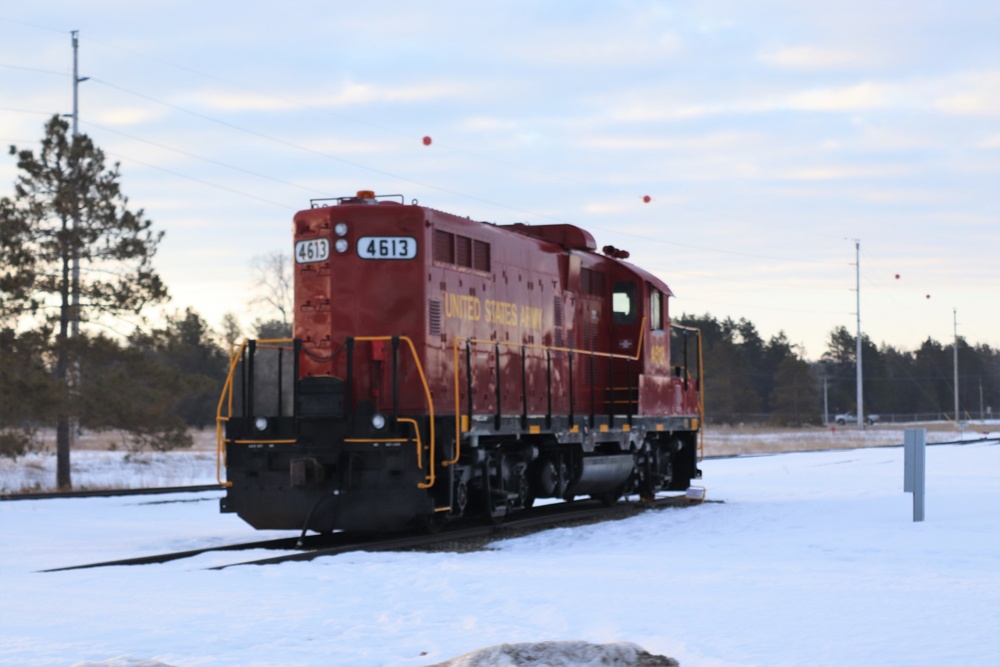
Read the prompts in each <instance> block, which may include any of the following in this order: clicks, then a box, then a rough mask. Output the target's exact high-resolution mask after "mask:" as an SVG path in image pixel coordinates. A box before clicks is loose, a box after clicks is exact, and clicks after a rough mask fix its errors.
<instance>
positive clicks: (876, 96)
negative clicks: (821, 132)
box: [785, 81, 891, 111]
mask: <svg viewBox="0 0 1000 667" xmlns="http://www.w3.org/2000/svg"><path fill="white" fill-rule="evenodd" d="M890 90H891V89H890V87H889V86H886V85H883V84H877V83H872V82H870V81H866V82H864V83H860V84H858V85H856V86H848V87H846V88H826V89H819V90H808V91H805V92H801V93H795V94H793V95H791V96H789V97H788V98H787V99H786V101H785V105H786V106H787V108H789V109H795V110H801V111H859V110H863V109H875V108H879V107H886V106H889V104H890V101H891V94H890Z"/></svg>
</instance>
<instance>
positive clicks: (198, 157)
mask: <svg viewBox="0 0 1000 667" xmlns="http://www.w3.org/2000/svg"><path fill="white" fill-rule="evenodd" d="M85 124H86V125H89V126H91V127H96V128H98V129H100V130H103V131H105V132H111V133H113V134H117V135H119V136H122V137H125V138H127V139H132V140H133V141H139V142H142V143H144V144H148V145H150V146H156V147H157V148H162V149H163V150H167V151H171V152H173V153H177V154H179V155H186V156H187V157H191V158H194V159H196V160H201V161H202V162H207V163H209V164H215V165H218V166H220V167H225V168H227V169H232V170H234V171H238V172H241V173H244V174H249V175H251V176H256V177H258V178H263V179H266V180H268V181H273V182H275V183H279V184H281V185H287V186H289V187H293V188H298V189H300V190H303V191H305V192H312V193H313V194H320V195H328V194H329V192H327V191H325V190H317V189H315V188H309V187H306V186H304V185H299V184H298V183H292V182H291V181H285V180H282V179H280V178H274V177H273V176H268V175H267V174H262V173H260V172H257V171H252V170H250V169H245V168H243V167H239V166H236V165H233V164H229V163H227V162H221V161H219V160H214V159H212V158H209V157H205V156H203V155H198V154H197V153H192V152H190V151H186V150H183V149H180V148H176V147H173V146H167V145H166V144H161V143H158V142H156V141H149V140H148V139H142V138H141V137H137V136H135V135H132V134H128V133H126V132H121V131H120V130H114V129H112V128H110V127H107V126H105V125H98V124H97V123H93V122H89V121H85Z"/></svg>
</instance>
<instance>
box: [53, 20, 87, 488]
mask: <svg viewBox="0 0 1000 667" xmlns="http://www.w3.org/2000/svg"><path fill="white" fill-rule="evenodd" d="M79 35H80V31H79V30H71V31H70V37H71V38H72V43H73V140H72V141H73V144H72V145H73V147H74V149H75V148H76V145H77V137H78V136H79V134H80V130H79V118H80V105H79V97H80V96H79V88H80V82H81V81H86V80H87V78H88V77H81V76H80V67H79V57H78V52H79V44H80V40H79ZM79 179H80V167H79V164H77V165H76V167H74V171H73V188H74V190H75V191H77V197H76V203H75V206H74V209H73V227H72V230H73V234H72V236H71V237H70V238H71V243H72V244H73V248H72V257H71V258H70V285H69V305H70V308H69V337H70V338H77V337H79V335H80V237H79V231H78V230H79V228H80V197H79V187H80V184H79ZM68 380H69V382H68V384H69V389H70V392H71V393H75V392H76V391H77V389H78V387H79V384H80V362H79V360H76V359H74V360H73V361H72V369H71V370H70V371H69V374H68ZM67 422H68V425H67V426H66V430H67V431H68V433H67V438H66V440H65V442H62V441H60V442H58V443H57V447H56V449H57V452H56V459H57V461H56V483H57V484H58V486H59V488H60V489H68V488H70V487H71V486H72V480H71V477H70V463H69V456H70V451H71V450H72V449H73V448H74V447H75V446H76V435H77V428H78V422H77V419H76V417H75V416H70V417H68V418H67ZM62 427H63V426H62V424H60V429H61V428H62Z"/></svg>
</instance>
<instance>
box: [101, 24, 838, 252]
mask: <svg viewBox="0 0 1000 667" xmlns="http://www.w3.org/2000/svg"><path fill="white" fill-rule="evenodd" d="M89 41H91V42H94V43H95V44H99V45H101V46H104V47H106V48H110V49H116V50H119V51H123V52H125V53H130V54H132V55H136V56H139V57H141V58H145V59H147V60H150V61H152V62H156V63H159V64H161V65H165V66H167V67H172V68H175V69H178V70H180V71H183V72H188V73H191V74H195V75H198V76H202V77H205V78H207V79H210V80H212V81H218V82H220V83H224V84H226V85H229V86H232V87H234V88H238V89H241V90H245V91H248V92H252V93H256V94H258V95H263V96H265V97H270V98H272V99H275V100H279V101H282V102H287V103H289V104H292V105H294V106H297V107H300V108H303V109H310V110H313V111H318V112H320V113H324V114H327V115H330V116H333V117H335V118H339V119H341V120H346V121H349V122H352V123H357V124H359V125H364V126H366V127H371V128H373V129H376V130H379V131H381V132H387V133H390V134H395V135H397V136H402V137H408V138H409V137H411V136H412V135H411V134H410V133H409V132H403V131H400V130H397V129H394V128H391V127H388V126H385V125H379V124H377V123H372V122H370V121H366V120H362V119H359V118H355V117H353V116H348V115H346V114H341V113H337V112H334V111H331V110H330V109H327V108H324V107H317V106H315V105H312V104H307V103H304V102H301V101H299V100H296V99H293V98H290V97H285V96H283V95H276V94H274V93H272V92H269V91H266V90H261V89H259V88H255V87H252V86H247V85H245V84H242V83H238V82H235V81H232V80H229V79H226V78H223V77H220V76H216V75H214V74H209V73H207V72H203V71H201V70H197V69H194V68H191V67H187V66H184V65H179V64H177V63H173V62H170V61H167V60H163V59H162V58H156V57H155V56H150V55H148V54H145V53H142V52H139V51H135V50H132V49H126V48H124V47H121V46H118V45H115V44H110V43H108V42H101V41H98V40H94V39H89ZM439 145H443V146H444V147H446V148H448V149H450V150H454V151H457V152H459V153H464V154H466V155H471V156H474V157H477V158H480V159H485V160H489V161H491V162H495V163H497V164H503V165H506V166H509V167H514V168H516V169H522V170H525V171H529V172H532V173H536V174H541V175H544V176H549V177H551V178H556V179H559V180H564V181H567V182H570V183H575V184H577V185H584V186H587V187H590V188H595V187H599V184H595V183H591V182H588V181H584V180H580V179H575V178H570V177H568V176H565V175H563V174H556V173H553V172H548V171H545V170H541V169H537V168H534V167H528V166H525V165H521V164H517V163H514V162H510V161H508V160H502V159H500V158H497V157H495V156H491V155H487V154H485V153H480V152H477V151H470V150H468V149H465V148H461V147H458V146H454V145H450V144H447V143H445V144H439ZM357 166H361V167H362V168H367V167H364V166H363V165H357ZM379 173H381V172H379ZM393 177H394V178H400V177H398V176H393ZM403 180H407V179H403ZM408 182H409V181H408ZM412 182H414V183H416V184H418V185H423V186H424V187H431V188H432V189H438V190H439V191H444V192H449V193H450V194H458V195H459V196H468V195H463V194H461V193H454V192H451V191H448V190H442V189H440V188H434V186H429V185H427V184H423V183H417V182H416V181H412ZM471 198H473V199H478V198H475V197H471ZM479 201H483V202H484V203H490V204H492V205H497V206H502V205H501V204H497V203H495V202H488V201H486V200H481V199H480V200H479ZM662 203H663V204H664V205H665V206H670V207H672V208H678V209H683V210H687V211H692V212H695V213H699V214H702V215H711V216H714V217H717V218H719V219H722V220H733V221H737V222H744V223H747V224H752V225H759V226H762V227H770V228H772V229H779V230H782V231H790V232H795V233H798V234H806V235H811V236H817V237H822V238H828V239H843V238H844V237H842V236H840V235H836V234H827V233H824V232H816V231H813V230H809V229H802V228H801V227H792V226H787V225H779V224H775V223H769V222H761V221H759V220H753V219H750V218H747V217H744V216H734V215H732V214H726V213H719V212H717V211H709V210H706V209H699V208H695V207H691V206H686V205H683V204H676V203H673V202H662ZM505 208H510V207H505ZM512 210H515V211H517V209H512ZM519 212H522V213H530V212H526V211H519ZM531 214H532V215H536V216H538V217H546V216H541V215H539V214H534V213H531Z"/></svg>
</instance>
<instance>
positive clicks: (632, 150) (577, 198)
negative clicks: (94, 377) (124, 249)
mask: <svg viewBox="0 0 1000 667" xmlns="http://www.w3.org/2000/svg"><path fill="white" fill-rule="evenodd" d="M235 7H236V6H235V5H232V4H229V3H208V4H206V3H195V2H187V1H182V0H176V1H173V0H171V1H167V0H164V1H160V2H144V3H126V2H119V1H110V0H108V1H103V2H102V1H96V2H87V3H76V2H68V1H57V0H37V1H35V2H32V3H13V2H6V3H3V4H2V5H0V145H7V144H15V145H17V146H18V147H19V148H27V147H37V145H38V142H39V140H40V138H41V136H42V133H43V132H42V131H43V125H44V123H45V121H46V120H47V119H48V118H49V117H51V115H52V114H54V113H61V114H62V113H70V112H71V111H72V56H73V54H72V47H71V38H70V31H71V30H79V35H80V37H79V44H80V50H79V67H80V70H79V73H80V76H81V77H89V80H87V81H85V82H82V83H81V84H80V90H79V93H80V96H79V119H80V131H81V132H83V133H86V134H88V135H89V136H90V137H91V138H93V139H94V141H95V142H96V143H97V145H98V146H100V147H101V148H102V149H104V150H105V152H106V153H107V155H108V157H109V158H110V159H111V160H112V161H118V162H120V163H121V183H122V188H123V191H124V193H125V194H126V195H127V196H128V197H129V200H130V204H131V205H132V206H134V207H136V208H142V209H144V210H145V212H146V215H147V217H149V218H150V219H151V220H153V222H154V225H155V228H156V229H160V230H163V231H165V232H166V236H165V239H164V241H163V243H162V244H161V246H160V250H159V252H158V254H157V256H156V259H155V266H156V267H157V269H158V270H159V272H160V273H161V275H162V277H163V279H164V281H165V282H166V284H167V286H168V288H169V289H170V291H171V294H172V296H173V299H172V301H171V302H170V304H168V305H167V306H166V310H167V311H173V310H178V309H184V308H186V307H189V306H190V307H193V308H194V309H195V310H197V311H198V312H199V313H200V314H201V315H202V316H203V317H204V318H205V319H206V320H207V321H208V322H209V323H210V324H212V325H213V326H218V325H219V323H220V322H221V319H222V315H223V313H225V312H226V311H233V312H235V313H237V314H238V315H239V317H240V318H241V319H242V321H243V323H244V324H245V325H249V323H250V322H252V320H253V319H254V318H255V317H258V316H260V315H261V313H260V312H259V311H254V310H253V309H252V308H251V307H250V306H248V301H249V300H250V299H251V296H252V271H251V268H250V265H251V260H252V259H253V258H254V257H256V256H261V255H265V254H267V253H271V252H275V251H279V252H289V253H290V250H291V233H290V232H291V219H292V216H293V215H294V214H295V212H296V211H298V210H301V209H304V208H308V207H309V200H310V199H311V198H319V197H337V196H343V195H349V194H353V193H354V192H356V191H357V190H360V189H371V190H374V191H376V192H377V193H379V194H402V195H403V196H404V197H405V200H406V201H407V202H409V201H412V200H417V201H419V203H420V204H422V205H426V206H429V207H432V208H436V209H439V210H443V211H447V212H450V213H454V214H457V215H462V216H468V217H471V218H473V219H476V220H482V221H486V222H496V223H502V224H506V223H513V222H528V223H531V224H551V223H572V224H575V225H578V226H580V227H583V228H585V229H587V230H589V231H590V232H591V233H592V234H593V235H594V237H595V238H596V240H597V243H598V246H599V247H600V246H603V245H606V244H611V245H614V246H616V247H618V248H624V249H626V250H628V251H629V252H630V253H631V258H630V260H629V261H631V262H633V263H635V264H637V265H639V266H641V267H643V268H646V269H647V270H650V271H652V272H653V273H655V274H656V275H658V276H659V277H661V278H663V279H664V280H665V281H666V282H667V284H668V285H670V287H671V289H672V290H673V291H674V292H675V294H676V298H675V299H674V300H673V301H672V303H671V305H670V312H671V314H672V315H674V316H676V315H679V314H681V313H687V314H698V315H701V314H705V313H709V314H711V315H713V316H715V317H718V318H724V317H732V318H734V319H739V318H747V319H748V320H750V321H752V322H753V323H754V324H756V326H757V328H758V330H759V331H760V333H761V335H762V336H763V337H764V338H765V339H768V338H770V337H771V336H774V335H776V334H778V333H779V332H782V331H783V332H784V333H785V335H786V336H787V337H788V339H789V340H790V341H791V342H792V343H794V344H798V345H800V346H801V351H802V352H803V353H804V354H805V355H806V356H807V357H808V358H811V359H816V358H818V357H819V356H820V355H821V354H822V353H823V352H824V351H825V350H826V343H827V340H828V337H829V334H830V332H831V331H832V330H833V329H834V328H835V327H838V326H844V327H846V328H847V329H848V330H849V331H850V332H852V333H853V332H854V331H855V330H856V327H857V315H856V313H857V312H858V308H857V292H856V287H857V285H858V283H860V295H861V307H860V312H861V324H862V330H863V331H864V333H865V334H866V335H867V336H869V337H870V338H871V339H872V340H873V341H874V342H875V343H876V344H881V343H887V344H891V345H893V346H895V347H897V348H901V349H904V350H913V349H916V348H917V347H919V346H920V344H921V343H922V342H923V341H925V340H926V339H927V338H928V337H931V338H934V339H936V340H938V341H941V342H945V343H947V342H949V341H951V340H952V338H953V335H954V332H955V328H956V323H957V331H958V334H959V335H961V336H963V337H965V338H966V339H967V340H968V341H969V342H971V343H985V344H989V345H991V346H993V347H1000V268H998V264H997V259H996V257H997V254H998V250H1000V37H997V35H1000V3H996V2H995V1H993V0H988V1H981V2H980V1H976V0H970V1H966V2H961V3H955V2H921V1H913V0H909V1H895V0H889V1H885V2H879V3H871V2H860V1H858V2H855V1H853V0H836V1H829V2H827V1H815V2H800V1H794V2H793V1H791V0H789V1H787V2H784V1H780V0H773V1H764V2H755V3H745V2H739V1H737V0H708V1H705V2H693V1H690V2H685V1H679V2H649V1H625V0H620V1H598V0H581V1H578V2H573V3H562V2H559V3H557V2H523V1H520V2H519V1H512V2H503V3H499V2H493V3H487V2H469V1H468V0H465V1H463V2H451V1H438V0H432V1H430V2H425V3H410V2H402V1H396V0H374V1H371V2H365V3H356V2H351V3H348V2H294V1H293V2H286V3H282V4H280V5H275V4H274V3H265V2H244V3H240V4H239V10H238V11H234V8H235ZM424 137H430V138H431V139H432V141H431V143H430V145H425V143H424V142H423V138H424ZM15 177H16V166H15V159H14V157H12V156H9V155H7V151H6V150H4V151H2V155H0V194H2V195H9V194H11V193H12V192H13V182H14V179H15ZM647 196H648V197H649V198H650V199H649V201H648V202H645V201H644V197H647ZM856 243H858V244H859V245H860V280H858V274H857V270H856V266H855V257H856V255H855V253H856ZM111 326H112V327H118V328H121V329H124V330H125V331H126V332H127V331H128V330H129V325H128V324H127V323H124V322H123V323H113V324H111Z"/></svg>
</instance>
